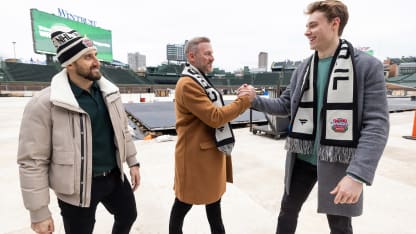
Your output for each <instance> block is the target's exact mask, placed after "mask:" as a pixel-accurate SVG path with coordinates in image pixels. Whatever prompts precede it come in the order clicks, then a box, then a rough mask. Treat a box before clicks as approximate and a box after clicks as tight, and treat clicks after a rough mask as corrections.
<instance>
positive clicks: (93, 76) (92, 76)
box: [76, 67, 102, 81]
mask: <svg viewBox="0 0 416 234" xmlns="http://www.w3.org/2000/svg"><path fill="white" fill-rule="evenodd" d="M76 72H77V74H78V75H79V76H81V77H84V78H85V79H87V80H90V81H96V80H99V79H101V76H102V75H101V72H100V71H98V72H97V74H93V73H92V72H91V69H88V71H87V72H85V71H84V70H81V69H78V67H77V69H76Z"/></svg>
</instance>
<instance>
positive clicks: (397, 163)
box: [0, 97, 416, 234]
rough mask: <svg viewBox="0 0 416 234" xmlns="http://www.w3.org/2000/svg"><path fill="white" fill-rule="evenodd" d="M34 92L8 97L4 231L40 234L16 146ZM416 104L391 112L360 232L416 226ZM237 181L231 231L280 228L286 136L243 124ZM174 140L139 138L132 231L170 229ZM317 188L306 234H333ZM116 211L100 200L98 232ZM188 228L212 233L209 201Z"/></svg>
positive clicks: (0, 225) (228, 208)
mask: <svg viewBox="0 0 416 234" xmlns="http://www.w3.org/2000/svg"><path fill="white" fill-rule="evenodd" d="M28 100H29V98H28V97H7V98H6V97H4V98H0V110H1V111H0V149H1V154H0V155H1V156H0V168H1V174H2V175H1V177H0V187H1V188H2V189H1V191H2V193H1V199H0V207H1V209H0V233H8V234H22V233H33V232H32V231H31V229H30V220H29V214H28V212H27V211H26V210H25V208H24V206H23V202H22V198H21V193H20V187H19V177H18V166H17V164H16V152H17V142H18V132H19V126H20V121H21V116H22V113H23V109H24V106H25V105H26V103H27V101H28ZM414 114H415V112H414V111H409V112H399V113H392V114H390V121H391V130H390V135H389V141H388V143H387V147H386V149H385V153H384V155H383V157H382V159H381V161H380V163H379V167H378V170H377V174H376V177H375V181H374V185H373V186H371V187H365V188H364V190H365V196H364V201H365V202H364V203H365V206H364V214H363V215H362V216H360V217H357V218H353V227H354V232H355V233H359V234H360V233H363V234H370V233H374V234H397V233H399V234H410V233H416V229H415V228H414V222H415V220H416V215H415V210H416V202H415V201H416V172H415V171H416V170H415V168H416V140H407V139H404V138H402V136H404V135H410V134H411V131H412V127H413V118H414ZM234 131H235V135H236V141H237V142H236V146H235V149H234V151H233V164H234V179H235V182H234V184H228V185H227V192H226V193H225V195H224V196H223V199H222V214H223V219H224V224H225V227H226V231H227V233H230V234H234V233H235V234H245V233H247V234H265V233H274V230H275V226H276V217H277V212H278V210H279V207H280V204H279V203H280V198H281V196H282V192H283V176H284V160H285V151H284V149H283V145H284V141H285V140H284V139H280V140H274V139H272V138H270V137H267V136H258V135H253V134H252V133H251V132H250V131H249V129H248V128H240V129H235V130H234ZM175 140H176V137H173V141H166V142H160V143H159V142H157V141H156V140H150V141H136V146H137V149H138V152H139V154H138V157H139V160H140V162H141V164H142V168H141V176H142V181H141V182H142V183H141V186H140V188H139V189H138V191H137V192H136V193H135V196H136V201H137V203H138V204H137V207H138V214H139V216H138V219H137V221H136V222H135V224H134V226H133V229H132V232H131V233H146V234H147V233H149V234H150V233H168V231H167V230H168V222H169V212H170V208H171V205H172V203H173V200H174V193H173V190H172V185H173V173H174V172H173V165H174V153H173V152H174V148H175V143H176V141H175ZM316 196H317V195H316V188H314V190H313V191H312V193H311V195H310V197H309V198H308V200H307V201H306V203H305V204H304V207H303V209H302V212H301V215H300V217H299V224H298V231H297V233H300V234H315V233H316V234H322V233H329V229H328V227H327V226H328V225H327V222H326V218H325V215H322V214H317V213H316V200H317V199H316ZM50 209H51V210H52V212H53V218H54V221H55V230H56V233H64V230H63V225H62V221H61V217H60V214H59V208H58V207H57V202H56V197H55V196H54V194H53V192H51V203H50ZM111 226H112V217H111V216H110V215H109V214H108V213H107V211H106V210H105V209H104V208H103V207H102V206H100V207H99V209H98V211H97V217H96V227H95V231H94V233H97V234H101V233H111ZM184 233H209V226H208V222H207V219H206V215H205V209H204V206H194V207H193V208H192V209H191V211H190V212H189V214H188V215H187V217H186V218H185V223H184Z"/></svg>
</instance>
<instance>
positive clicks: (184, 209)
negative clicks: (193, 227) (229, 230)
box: [169, 198, 225, 234]
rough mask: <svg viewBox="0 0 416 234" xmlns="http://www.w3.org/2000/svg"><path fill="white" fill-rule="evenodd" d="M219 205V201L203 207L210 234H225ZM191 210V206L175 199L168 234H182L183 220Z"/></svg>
mask: <svg viewBox="0 0 416 234" xmlns="http://www.w3.org/2000/svg"><path fill="white" fill-rule="evenodd" d="M220 203H221V199H220V200H218V201H216V202H214V203H211V204H207V205H205V210H206V212H207V218H208V222H209V226H210V228H211V233H215V234H223V233H225V230H224V224H223V223H222V217H221V204H220ZM191 208H192V204H187V203H184V202H181V201H179V200H178V198H175V202H174V203H173V207H172V210H171V212H170V220H169V234H181V233H182V226H183V220H184V219H185V215H186V214H187V213H188V211H189V210H190V209H191Z"/></svg>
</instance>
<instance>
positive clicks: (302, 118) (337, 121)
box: [285, 40, 359, 163]
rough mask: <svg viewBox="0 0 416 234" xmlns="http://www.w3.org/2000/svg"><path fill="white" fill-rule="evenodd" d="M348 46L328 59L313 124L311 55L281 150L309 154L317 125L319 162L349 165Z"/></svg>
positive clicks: (351, 74) (353, 142) (353, 108)
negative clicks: (326, 80)
mask: <svg viewBox="0 0 416 234" xmlns="http://www.w3.org/2000/svg"><path fill="white" fill-rule="evenodd" d="M353 57H354V54H353V47H352V45H351V44H350V43H349V42H347V41H346V40H340V44H339V46H338V48H337V50H336V52H335V54H334V56H333V58H332V61H331V65H330V72H329V74H328V75H329V78H328V82H327V84H326V89H324V90H325V91H324V92H325V94H324V99H323V104H322V110H321V119H320V120H317V111H318V110H317V108H316V107H317V103H316V99H317V94H316V93H315V91H316V90H317V89H316V77H317V65H318V59H319V58H318V54H317V52H315V54H314V55H312V56H311V58H310V60H309V64H308V65H307V67H306V69H305V73H304V74H303V80H302V86H301V92H302V93H301V95H300V100H299V102H298V103H299V105H298V107H297V109H296V111H295V115H294V116H293V118H292V119H291V125H290V129H289V135H288V137H287V141H286V144H285V149H286V150H288V151H290V152H293V153H302V154H312V153H313V149H314V143H315V139H316V133H317V129H316V128H317V121H321V122H320V123H321V131H320V132H321V135H320V140H319V141H320V142H319V143H320V144H319V147H318V152H317V155H318V158H319V160H323V161H328V162H341V163H349V162H350V160H351V158H352V157H353V155H354V153H355V149H356V147H357V144H358V136H359V129H358V126H357V120H358V116H357V115H358V113H357V105H356V102H357V100H356V99H357V95H356V91H357V88H356V85H357V82H356V75H355V70H354V59H353Z"/></svg>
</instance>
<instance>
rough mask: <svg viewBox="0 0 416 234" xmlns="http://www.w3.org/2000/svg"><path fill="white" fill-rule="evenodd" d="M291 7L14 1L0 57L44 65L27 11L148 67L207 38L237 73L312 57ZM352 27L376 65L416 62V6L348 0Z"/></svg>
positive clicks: (299, 9) (273, 3)
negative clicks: (107, 37)
mask: <svg viewBox="0 0 416 234" xmlns="http://www.w3.org/2000/svg"><path fill="white" fill-rule="evenodd" d="M310 2H311V1H306V0H293V1H279V0H255V1H252V0H250V1H243V0H228V1H227V0H210V1H199V0H176V1H169V0H146V1H137V0H118V1H97V0H89V1H76V0H74V1H68V0H67V1H58V0H42V1H41V0H31V1H24V0H12V1H7V7H6V5H5V4H3V6H4V8H2V11H1V14H0V26H1V27H0V30H1V31H2V33H1V35H0V57H2V58H12V57H13V56H14V51H13V43H12V42H13V41H14V42H16V44H15V51H16V57H17V58H21V59H23V60H30V58H34V59H39V60H44V56H41V55H37V54H35V53H34V51H33V43H32V34H31V23H30V8H37V9H38V10H40V11H44V12H47V13H52V14H55V15H58V8H61V9H64V10H66V11H68V12H71V13H73V14H76V15H79V16H83V17H85V18H88V19H91V20H94V21H96V22H97V26H99V27H101V28H104V29H108V30H111V31H112V36H113V38H112V39H113V58H114V59H116V60H119V61H122V62H127V53H129V52H140V53H141V54H145V55H146V59H147V66H156V65H159V64H161V63H162V62H165V61H166V44H182V43H184V41H185V40H187V39H190V38H192V37H195V36H208V37H209V38H211V42H212V46H213V49H214V56H215V59H216V60H215V62H214V66H215V67H219V68H222V69H225V70H227V71H234V70H236V69H239V68H242V67H243V66H245V65H247V66H249V67H250V68H255V67H257V59H258V54H259V52H261V51H264V52H267V53H268V55H269V67H270V64H271V62H272V61H283V60H286V59H290V60H302V59H304V58H306V57H307V56H309V55H310V54H311V51H310V50H309V47H308V42H307V39H306V37H305V36H304V35H303V33H304V31H305V22H306V16H305V15H304V14H303V12H304V10H305V8H306V5H307V4H308V3H310ZM344 2H345V3H346V4H347V6H348V8H349V12H350V20H349V22H348V24H347V26H346V28H345V30H344V34H343V38H345V39H347V40H349V41H350V42H352V44H353V45H354V46H355V47H370V48H371V49H372V50H374V56H375V57H377V58H378V59H380V60H383V59H385V58H386V57H402V56H416V24H415V23H414V22H415V20H414V17H411V16H413V15H414V14H415V10H416V1H414V0H395V1H365V0H345V1H344Z"/></svg>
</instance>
